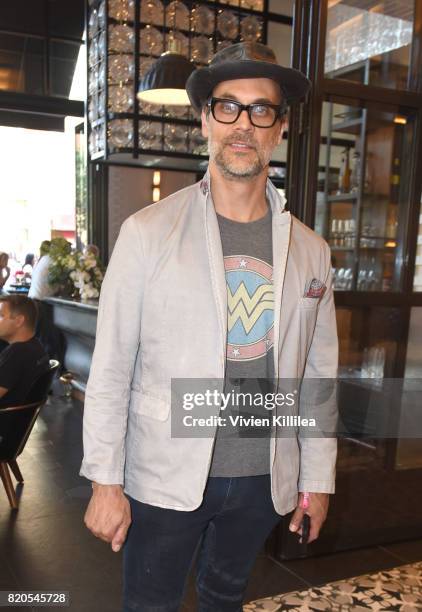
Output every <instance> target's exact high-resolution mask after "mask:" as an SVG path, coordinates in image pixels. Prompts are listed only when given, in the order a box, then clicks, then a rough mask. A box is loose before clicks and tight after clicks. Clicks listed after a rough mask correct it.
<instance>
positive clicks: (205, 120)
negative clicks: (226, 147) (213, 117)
mask: <svg viewBox="0 0 422 612" xmlns="http://www.w3.org/2000/svg"><path fill="white" fill-rule="evenodd" d="M207 111H208V109H207V107H205V106H204V108H203V109H202V112H201V123H202V127H201V131H202V136H203V137H204V138H208V112H207Z"/></svg>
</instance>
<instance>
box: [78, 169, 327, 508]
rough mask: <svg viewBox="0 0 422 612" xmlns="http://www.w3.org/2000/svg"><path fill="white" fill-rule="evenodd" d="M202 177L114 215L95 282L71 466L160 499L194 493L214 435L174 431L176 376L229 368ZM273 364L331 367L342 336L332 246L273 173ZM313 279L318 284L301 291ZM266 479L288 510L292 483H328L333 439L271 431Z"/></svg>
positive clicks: (287, 373)
mask: <svg viewBox="0 0 422 612" xmlns="http://www.w3.org/2000/svg"><path fill="white" fill-rule="evenodd" d="M209 180H210V178H209V173H208V172H207V173H206V175H205V177H204V179H203V180H202V181H201V182H199V183H196V184H195V185H192V186H189V187H187V188H185V189H182V190H181V191H178V192H177V193H174V194H173V195H171V196H169V197H168V198H165V199H164V200H162V201H161V202H158V203H156V204H153V205H151V206H148V207H146V208H143V209H142V210H140V211H138V212H137V213H135V214H134V215H132V216H131V217H129V218H128V219H127V220H126V221H125V222H124V223H123V225H122V228H121V231H120V234H119V237H118V240H117V242H116V245H115V247H114V250H113V254H112V257H111V259H110V262H109V265H108V268H107V273H106V276H105V279H104V283H103V286H102V290H101V296H100V303H99V311H98V324H97V336H96V345H95V350H94V355H93V360H92V365H91V371H90V376H89V380H88V385H87V390H86V399H85V410H84V422H83V441H84V458H83V462H82V467H81V471H80V474H81V475H83V476H86V478H88V479H90V480H93V481H96V482H99V483H103V484H113V483H119V484H123V485H124V490H125V492H126V493H127V494H129V495H130V496H131V497H133V498H135V499H137V500H139V501H142V502H145V503H148V504H152V505H155V506H160V507H163V508H173V509H176V510H194V509H195V508H197V507H198V506H199V505H200V504H201V501H202V497H203V491H204V488H205V483H206V480H207V476H208V471H209V466H210V460H211V453H212V448H213V442H214V438H213V437H212V436H211V437H208V438H205V437H204V438H187V437H186V438H177V437H172V436H171V426H170V423H171V418H170V408H171V401H170V398H171V394H170V386H171V379H172V377H174V378H204V379H221V380H223V379H224V371H225V355H226V337H227V288H226V280H225V270H224V260H223V253H222V247H221V240H220V232H219V227H218V221H217V217H216V213H215V209H214V206H213V203H212V200H211V196H210V189H209ZM267 198H268V200H269V203H270V205H271V208H272V224H273V228H272V229H273V283H274V368H275V372H274V373H275V376H276V377H277V376H278V377H280V378H289V379H293V378H302V377H315V378H335V377H336V376H337V363H338V341H337V330H336V318H335V309H334V300H333V289H332V280H331V260H330V249H329V247H328V245H327V243H326V242H325V241H324V240H323V239H322V238H321V237H320V236H318V235H317V234H316V233H315V232H314V231H312V230H311V229H309V228H308V227H307V226H305V225H304V224H303V223H301V222H300V221H299V220H298V219H297V218H295V217H294V216H293V215H292V214H290V213H289V212H288V211H285V209H284V206H285V200H284V197H283V196H282V195H280V193H279V192H278V191H277V190H276V188H275V187H274V186H273V184H272V183H271V181H270V180H268V182H267ZM313 278H317V279H319V280H321V281H323V282H324V283H325V285H326V287H327V289H326V291H325V293H324V295H323V296H322V297H321V298H317V299H316V298H311V297H303V294H304V289H305V287H306V285H307V283H309V281H310V280H312V279H313ZM270 453H271V456H270V465H271V490H272V498H273V502H274V506H275V509H276V511H277V512H278V513H279V514H281V515H283V514H286V513H288V512H290V511H291V510H293V509H294V508H295V506H296V504H297V498H298V491H304V490H307V491H313V492H326V493H334V484H335V463H336V454H337V441H336V439H335V437H315V438H312V437H306V438H304V437H302V436H301V435H300V433H299V434H298V435H297V436H290V437H278V436H273V437H272V438H271V445H270Z"/></svg>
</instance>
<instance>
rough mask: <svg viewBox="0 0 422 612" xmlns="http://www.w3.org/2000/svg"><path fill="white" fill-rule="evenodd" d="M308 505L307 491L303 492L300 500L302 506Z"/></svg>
mask: <svg viewBox="0 0 422 612" xmlns="http://www.w3.org/2000/svg"><path fill="white" fill-rule="evenodd" d="M308 507H309V493H304V494H303V500H302V508H304V509H306V508H308Z"/></svg>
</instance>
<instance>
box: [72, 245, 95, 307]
mask: <svg viewBox="0 0 422 612" xmlns="http://www.w3.org/2000/svg"><path fill="white" fill-rule="evenodd" d="M67 265H68V268H69V269H70V273H69V276H70V278H71V280H72V282H73V285H74V287H75V290H76V291H78V292H79V296H80V298H81V300H92V299H96V298H98V297H99V295H100V289H101V283H102V281H103V278H104V274H103V271H102V269H101V264H100V262H99V260H98V258H97V257H96V256H95V255H94V254H93V253H89V252H88V253H82V252H81V251H75V252H74V253H72V255H70V256H69V257H68V261H67Z"/></svg>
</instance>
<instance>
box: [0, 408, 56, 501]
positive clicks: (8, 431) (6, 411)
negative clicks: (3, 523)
mask: <svg viewBox="0 0 422 612" xmlns="http://www.w3.org/2000/svg"><path fill="white" fill-rule="evenodd" d="M44 403H45V399H42V400H41V401H39V402H34V403H32V404H26V405H24V406H12V407H10V408H2V409H0V476H1V479H2V481H3V485H4V488H5V489H6V493H7V497H8V498H9V503H10V506H11V507H12V508H13V509H14V510H17V508H18V500H17V498H16V493H15V489H14V486H13V484H12V479H11V477H10V472H9V467H10V469H11V470H12V472H13V475H14V476H15V478H16V480H17V481H18V482H20V483H21V482H23V476H22V474H21V471H20V469H19V466H18V464H17V461H16V459H17V458H18V457H19V455H20V454H21V452H22V451H23V449H24V448H25V444H26V442H27V440H28V438H29V434H30V433H31V431H32V428H33V426H34V423H35V421H36V420H37V417H38V415H39V413H40V410H41V407H42V406H43V404H44Z"/></svg>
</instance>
